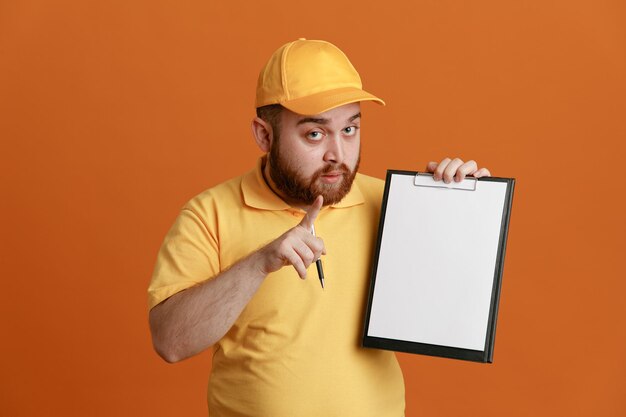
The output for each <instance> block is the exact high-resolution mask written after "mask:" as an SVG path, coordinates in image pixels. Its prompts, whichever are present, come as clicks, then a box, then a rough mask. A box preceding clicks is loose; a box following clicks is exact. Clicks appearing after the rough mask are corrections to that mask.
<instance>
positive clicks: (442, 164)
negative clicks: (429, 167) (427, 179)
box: [433, 158, 452, 181]
mask: <svg viewBox="0 0 626 417" xmlns="http://www.w3.org/2000/svg"><path fill="white" fill-rule="evenodd" d="M450 161H452V160H451V159H450V158H444V159H443V160H442V161H441V162H439V165H437V167H436V168H435V170H434V172H433V179H434V180H435V181H439V180H440V179H441V177H442V176H443V171H444V170H445V169H446V167H447V166H448V164H449V163H450Z"/></svg>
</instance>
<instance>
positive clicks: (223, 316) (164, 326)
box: [150, 252, 266, 362]
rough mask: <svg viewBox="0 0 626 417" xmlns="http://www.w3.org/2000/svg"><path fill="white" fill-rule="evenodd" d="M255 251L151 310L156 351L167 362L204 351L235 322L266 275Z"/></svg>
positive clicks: (151, 323)
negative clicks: (213, 276)
mask: <svg viewBox="0 0 626 417" xmlns="http://www.w3.org/2000/svg"><path fill="white" fill-rule="evenodd" d="M261 257H262V255H261V254H260V253H259V252H254V253H252V254H251V255H249V256H248V257H246V258H244V259H242V260H240V261H238V262H236V263H235V264H233V266H232V267H231V268H229V269H228V270H226V271H224V272H222V273H221V274H219V275H218V276H216V277H215V278H213V279H211V280H208V281H206V282H204V283H202V284H199V285H197V286H194V287H192V288H189V289H188V290H185V291H182V292H180V293H178V294H175V295H173V296H172V297H170V298H168V299H167V300H165V301H164V302H162V303H161V304H159V305H157V306H155V307H154V308H153V309H152V310H151V311H150V329H151V331H152V341H153V344H154V348H155V350H156V351H157V352H158V353H159V355H160V356H161V357H162V358H163V359H165V360H166V361H168V362H177V361H180V360H183V359H186V358H188V357H190V356H193V355H195V354H197V353H200V352H202V351H203V350H205V349H206V348H208V347H209V346H211V345H213V344H214V343H215V342H217V341H218V340H219V339H220V338H222V336H224V334H226V332H227V331H228V330H229V329H230V327H231V326H232V325H233V323H234V322H235V320H236V319H237V317H239V314H240V313H241V311H242V310H243V308H244V307H245V306H246V305H247V304H248V302H249V301H250V299H251V298H252V296H253V295H254V294H255V292H256V291H257V289H258V288H259V286H260V285H261V283H262V282H263V279H264V278H265V276H266V274H265V272H264V271H263V268H262V262H261Z"/></svg>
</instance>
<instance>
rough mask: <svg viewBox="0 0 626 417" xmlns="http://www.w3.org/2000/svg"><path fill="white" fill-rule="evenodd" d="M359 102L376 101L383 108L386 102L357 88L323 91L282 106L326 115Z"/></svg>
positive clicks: (303, 112) (284, 103)
mask: <svg viewBox="0 0 626 417" xmlns="http://www.w3.org/2000/svg"><path fill="white" fill-rule="evenodd" d="M358 101H374V102H376V103H378V104H381V105H383V106H384V105H385V102H384V101H383V100H381V99H379V98H378V97H376V96H375V95H373V94H370V93H368V92H367V91H363V90H361V89H359V88H355V87H346V88H338V89H336V90H330V91H322V92H321V93H317V94H312V95H310V96H307V97H302V98H297V99H293V100H288V101H284V102H282V103H280V104H281V105H282V106H283V107H286V108H287V109H289V110H291V111H292V112H294V113H298V114H305V115H312V114H320V113H324V112H325V111H328V110H331V109H334V108H335V107H339V106H343V105H344V104H349V103H356V102H358Z"/></svg>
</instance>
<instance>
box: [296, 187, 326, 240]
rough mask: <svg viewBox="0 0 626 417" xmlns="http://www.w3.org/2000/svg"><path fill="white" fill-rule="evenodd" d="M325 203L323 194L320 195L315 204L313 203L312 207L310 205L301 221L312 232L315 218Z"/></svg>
mask: <svg viewBox="0 0 626 417" xmlns="http://www.w3.org/2000/svg"><path fill="white" fill-rule="evenodd" d="M323 204H324V197H322V196H321V195H318V196H317V198H316V199H315V201H314V202H313V204H311V207H309V209H308V210H307V213H306V215H305V216H304V218H303V219H302V221H301V222H300V226H302V227H304V228H305V229H306V230H308V231H309V232H310V231H311V228H312V227H313V223H315V219H316V218H317V215H318V214H319V213H320V210H321V209H322V205H323Z"/></svg>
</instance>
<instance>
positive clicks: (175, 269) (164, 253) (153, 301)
mask: <svg viewBox="0 0 626 417" xmlns="http://www.w3.org/2000/svg"><path fill="white" fill-rule="evenodd" d="M210 229H211V227H210V226H208V225H207V222H205V221H203V220H202V219H201V218H200V217H199V216H198V214H196V213H195V212H194V211H193V210H191V209H189V208H184V209H183V210H182V211H181V213H180V214H179V215H178V217H177V219H176V221H175V222H174V224H173V225H172V227H171V228H170V230H169V232H168V233H167V235H166V236H165V239H164V241H163V244H162V245H161V248H160V249H159V253H158V256H157V260H156V265H155V267H154V273H153V274H152V281H151V282H150V286H149V287H148V308H149V309H151V308H152V307H154V306H156V305H157V304H159V303H160V302H162V301H164V300H166V299H167V298H169V297H171V296H172V295H174V294H176V293H178V292H180V291H183V290H186V289H188V288H190V287H192V286H194V285H196V284H198V283H200V282H203V281H206V280H207V279H210V278H213V277H215V276H216V275H217V274H218V273H219V271H220V262H219V254H218V242H217V239H216V233H215V231H214V230H210Z"/></svg>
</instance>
